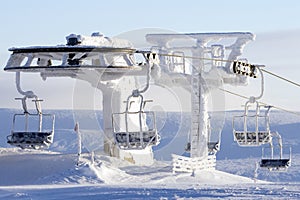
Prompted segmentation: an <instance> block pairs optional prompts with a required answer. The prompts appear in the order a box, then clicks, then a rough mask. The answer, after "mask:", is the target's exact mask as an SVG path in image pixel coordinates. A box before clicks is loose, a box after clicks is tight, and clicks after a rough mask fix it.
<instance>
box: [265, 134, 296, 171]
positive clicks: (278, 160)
mask: <svg viewBox="0 0 300 200" xmlns="http://www.w3.org/2000/svg"><path fill="white" fill-rule="evenodd" d="M272 136H273V137H276V138H277V139H278V145H276V146H278V147H279V157H278V156H277V157H275V156H274V145H273V143H272V142H271V143H270V149H271V152H270V156H269V157H265V155H264V153H265V151H264V148H263V149H262V159H261V161H260V163H259V164H260V167H261V168H267V169H268V170H270V171H285V170H286V169H287V168H288V167H290V166H291V155H292V153H291V148H290V151H289V157H283V150H282V148H283V145H282V138H281V136H280V134H279V133H278V132H274V133H272Z"/></svg>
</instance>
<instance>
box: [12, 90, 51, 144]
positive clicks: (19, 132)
mask: <svg viewBox="0 0 300 200" xmlns="http://www.w3.org/2000/svg"><path fill="white" fill-rule="evenodd" d="M16 100H21V101H22V107H23V111H24V112H23V113H21V114H15V115H14V116H13V126H12V130H11V135H9V136H7V143H8V144H10V145H12V146H16V147H20V148H22V149H44V148H48V147H49V146H50V145H51V144H52V142H53V135H54V121H55V117H54V115H52V114H43V113H42V110H41V104H40V102H41V101H42V100H40V99H38V98H35V99H34V100H33V102H34V103H35V108H36V113H30V112H29V111H28V110H27V105H26V100H27V97H26V96H25V97H23V98H16ZM44 119H47V121H46V122H45V121H44ZM29 120H31V123H32V124H34V125H32V124H31V123H29ZM48 120H49V121H48ZM17 122H21V123H20V124H18V123H17ZM43 125H47V126H48V127H47V129H45V128H44V127H43Z"/></svg>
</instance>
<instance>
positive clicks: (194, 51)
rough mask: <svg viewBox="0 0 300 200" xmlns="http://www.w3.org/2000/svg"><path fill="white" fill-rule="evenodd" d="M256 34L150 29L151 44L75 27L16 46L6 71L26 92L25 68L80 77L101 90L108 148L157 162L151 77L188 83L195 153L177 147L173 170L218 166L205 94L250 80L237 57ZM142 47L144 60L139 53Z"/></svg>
mask: <svg viewBox="0 0 300 200" xmlns="http://www.w3.org/2000/svg"><path fill="white" fill-rule="evenodd" d="M253 39H254V35H253V34H251V33H239V32H235V33H191V34H148V35H146V40H147V41H148V42H149V43H150V44H152V46H150V49H151V50H149V51H142V50H137V49H134V47H133V45H132V44H131V43H130V41H127V40H122V39H116V38H108V37H104V36H103V35H102V34H99V33H94V34H92V36H81V35H75V34H71V35H69V36H68V37H67V44H66V45H58V46H43V47H42V46H33V47H24V48H11V49H10V51H12V52H13V53H12V54H11V57H10V59H9V61H8V62H7V65H6V67H5V71H11V72H16V74H17V88H18V91H19V92H20V93H21V94H22V95H24V96H25V97H26V98H32V97H33V96H34V95H32V94H34V93H33V92H31V91H30V92H22V90H21V86H20V83H19V82H20V81H19V75H20V73H21V72H37V73H40V75H41V77H42V78H43V79H44V80H46V79H47V78H48V77H71V78H76V79H80V80H84V81H87V82H89V83H90V84H91V85H92V87H95V88H97V89H99V90H101V91H102V94H103V116H104V124H103V126H104V133H103V134H104V137H105V140H104V151H105V152H106V153H107V154H109V155H111V156H114V157H119V158H121V159H124V160H128V161H130V162H132V163H135V164H141V165H149V164H152V162H153V152H152V146H153V145H158V144H159V140H160V137H159V133H158V132H157V130H156V126H155V114H154V113H153V112H150V111H144V107H145V103H146V102H147V101H145V100H144V99H143V95H142V94H143V93H144V92H145V91H146V90H148V89H149V83H150V79H152V80H153V81H154V83H155V84H158V85H160V86H164V85H165V86H168V87H174V86H176V87H182V88H184V89H186V90H187V91H188V92H190V93H191V115H192V120H191V129H190V133H189V135H190V136H189V138H190V141H189V142H188V144H187V150H188V151H190V157H182V156H180V155H174V171H194V170H197V169H202V168H210V167H212V168H214V166H215V154H216V152H217V151H218V150H219V145H220V140H219V138H220V137H219V136H217V137H216V136H214V137H212V136H211V134H210V131H209V129H210V122H209V116H208V101H209V100H208V94H209V93H210V91H211V90H214V89H217V88H220V87H222V85H223V84H231V85H246V84H247V79H248V77H246V76H239V75H237V73H236V72H235V71H234V70H233V68H232V62H233V61H236V60H239V59H240V56H241V55H242V51H243V48H244V46H245V45H246V43H247V42H249V41H251V40H253ZM138 54H139V55H142V57H143V60H142V61H140V60H137V59H136V56H137V55H138ZM139 76H143V77H146V83H139V82H138V80H137V79H136V77H139ZM186 81H188V83H189V84H186ZM120 83H121V84H120ZM142 84H145V85H146V86H145V87H144V88H142V87H141V86H139V85H142ZM29 94H30V95H29ZM35 96H36V95H35ZM124 100H125V101H126V104H124V103H123V101H124ZM187 135H188V134H187ZM212 138H214V139H212Z"/></svg>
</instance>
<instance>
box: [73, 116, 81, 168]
mask: <svg viewBox="0 0 300 200" xmlns="http://www.w3.org/2000/svg"><path fill="white" fill-rule="evenodd" d="M74 131H75V132H76V133H77V138H78V152H77V156H78V157H77V163H76V165H77V166H78V165H79V162H80V156H81V134H80V131H79V123H78V122H76V124H75V128H74Z"/></svg>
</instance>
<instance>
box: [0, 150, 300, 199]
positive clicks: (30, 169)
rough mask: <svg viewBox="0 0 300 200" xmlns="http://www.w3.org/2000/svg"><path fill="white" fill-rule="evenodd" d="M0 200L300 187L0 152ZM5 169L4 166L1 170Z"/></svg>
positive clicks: (266, 194)
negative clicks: (78, 163) (78, 162)
mask: <svg viewBox="0 0 300 200" xmlns="http://www.w3.org/2000/svg"><path fill="white" fill-rule="evenodd" d="M0 160H1V165H0V166H1V167H0V171H1V180H0V181H1V182H0V185H1V186H0V198H1V199H74V198H75V199H121V198H122V199H123V198H125V199H139V198H147V199H185V198H196V199H213V198H225V199H243V198H244V199H249V198H265V199H270V198H272V199H276V198H277V199H280V198H289V199H297V198H300V192H299V190H298V189H299V186H300V184H299V183H288V184H287V183H284V184H283V183H270V182H266V181H257V182H256V183H254V181H253V180H252V179H251V178H246V177H242V176H238V175H233V174H229V173H226V172H222V171H219V170H202V171H197V172H195V174H194V175H192V174H189V173H182V174H181V173H180V174H173V173H172V170H171V166H170V163H168V162H160V161H157V162H155V164H154V165H153V166H150V167H138V166H133V165H131V164H129V163H127V162H126V161H120V160H118V159H115V158H110V157H107V156H104V155H97V154H96V155H95V160H94V162H93V163H91V155H90V154H87V153H86V154H84V155H83V157H82V159H81V162H80V165H79V166H78V167H77V166H76V165H75V163H76V155H75V154H59V153H53V152H47V151H43V152H39V151H33V150H31V151H25V152H24V151H19V150H16V149H1V154H0ZM3 163H5V164H3Z"/></svg>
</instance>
